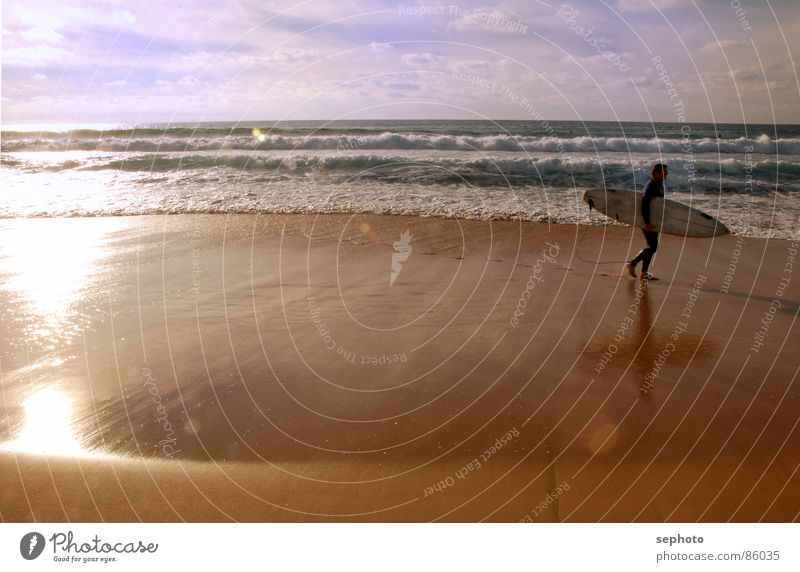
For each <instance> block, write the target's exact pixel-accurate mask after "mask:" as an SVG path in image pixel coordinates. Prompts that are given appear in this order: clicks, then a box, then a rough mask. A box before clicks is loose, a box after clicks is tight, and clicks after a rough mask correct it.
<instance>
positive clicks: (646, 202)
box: [625, 163, 669, 280]
mask: <svg viewBox="0 0 800 572" xmlns="http://www.w3.org/2000/svg"><path fill="white" fill-rule="evenodd" d="M668 174H669V170H668V169H667V166H666V165H664V164H662V163H656V164H655V165H653V172H652V177H651V178H650V180H649V181H647V184H646V185H645V186H644V194H643V195H642V220H644V228H642V232H643V233H644V238H645V240H647V246H646V247H645V248H644V249H642V251H641V252H640V253H639V254H637V255H636V258H634V259H633V260H631V261H630V262H628V263H627V264H625V268H627V269H628V272H629V273H630V275H631V276H633V277H634V278H636V265H637V264H639V262H640V261H641V263H642V276H641V278H642V280H658V278H656V277H655V276H653V275H652V274H650V272H648V270H649V269H650V261H651V260H652V259H653V255H654V254H655V253H656V250H658V232H657V231H656V229H655V227H654V226H653V225H652V224H651V223H650V202H651V201H652V200H653V199H654V198H655V197H663V196H664V180H665V179H666V178H667V175H668Z"/></svg>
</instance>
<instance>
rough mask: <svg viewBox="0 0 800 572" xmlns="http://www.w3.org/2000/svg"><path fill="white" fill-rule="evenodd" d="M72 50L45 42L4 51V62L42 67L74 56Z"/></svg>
mask: <svg viewBox="0 0 800 572" xmlns="http://www.w3.org/2000/svg"><path fill="white" fill-rule="evenodd" d="M74 55H75V54H73V53H72V52H70V51H68V50H64V49H61V48H54V47H52V46H48V45H45V44H39V45H36V46H25V47H21V48H12V49H10V50H4V51H3V63H4V64H5V65H8V66H20V67H42V66H45V65H48V64H52V63H56V62H60V61H63V60H65V59H67V58H71V57H72V56H74Z"/></svg>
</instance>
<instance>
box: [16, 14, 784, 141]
mask: <svg viewBox="0 0 800 572" xmlns="http://www.w3.org/2000/svg"><path fill="white" fill-rule="evenodd" d="M2 29H3V33H2V79H1V80H0V81H1V82H2V106H0V122H2V124H3V125H4V126H7V125H18V124H68V125H69V124H107V123H112V124H140V123H154V122H202V121H255V120H288V119H292V120H298V119H423V118H425V119H483V118H490V119H538V120H541V119H549V120H558V119H562V120H583V121H587V120H609V121H664V122H676V121H680V122H682V121H687V122H717V123H742V122H747V123H770V124H771V123H800V81H798V75H799V74H800V70H799V69H798V67H800V66H799V65H798V62H800V40H798V38H800V5H798V3H797V1H796V0H769V1H767V0H759V1H758V2H756V1H754V0H741V1H739V0H733V1H732V2H729V1H727V0H593V1H583V0H573V1H571V2H561V3H556V2H552V1H547V2H545V1H537V0H511V1H507V2H483V1H477V2H462V3H456V0H451V1H450V2H439V3H437V2H428V1H426V0H423V1H420V2H414V1H409V2H405V3H403V2H399V3H398V2H388V1H385V0H336V1H322V0H303V1H297V2H283V1H274V2H273V1H256V0H230V1H229V0H216V1H213V2H211V1H200V0H197V1H180V0H175V1H170V0H161V1H148V0H140V1H136V2H132V1H122V0H84V1H74V2H68V1H67V0H58V1H54V0H25V1H21V0H10V1H9V0H4V1H3V2H2Z"/></svg>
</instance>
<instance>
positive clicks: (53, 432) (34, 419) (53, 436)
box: [3, 386, 90, 457]
mask: <svg viewBox="0 0 800 572" xmlns="http://www.w3.org/2000/svg"><path fill="white" fill-rule="evenodd" d="M22 409H23V410H24V422H23V425H22V427H21V428H20V429H19V431H18V432H17V434H16V437H15V438H14V439H13V440H11V441H10V442H8V443H5V444H3V448H4V449H5V450H7V451H14V452H19V453H36V454H42V455H55V456H59V457H84V456H88V455H89V454H90V453H89V452H88V451H86V450H84V449H83V447H82V446H81V441H80V439H79V437H78V435H77V433H76V431H75V429H74V427H73V423H74V419H73V400H72V398H70V396H69V395H67V394H66V393H64V392H63V391H61V390H59V389H56V388H55V387H52V386H48V387H43V388H42V389H37V390H35V391H34V392H33V393H32V394H31V395H29V396H28V397H27V398H25V399H24V400H23V401H22Z"/></svg>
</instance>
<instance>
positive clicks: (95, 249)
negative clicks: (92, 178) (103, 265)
mask: <svg viewBox="0 0 800 572" xmlns="http://www.w3.org/2000/svg"><path fill="white" fill-rule="evenodd" d="M34 222H35V223H36V224H32V223H31V221H27V220H22V221H8V222H4V224H3V227H2V230H1V231H0V268H2V275H3V281H2V284H1V285H0V287H1V288H2V289H3V290H4V291H5V292H7V293H9V294H10V295H12V296H14V297H15V298H16V299H18V300H19V301H20V302H21V303H22V306H21V308H20V309H21V310H22V312H23V314H24V315H26V317H25V322H26V323H27V324H28V335H33V336H34V337H35V338H36V339H38V340H41V341H46V342H47V343H49V344H52V343H54V342H58V341H68V340H69V339H71V338H72V337H74V335H75V334H76V333H77V332H78V330H79V324H78V323H77V321H76V320H75V319H74V318H75V315H74V307H75V303H76V302H77V301H78V300H79V299H80V297H81V296H82V295H84V294H85V293H86V290H87V288H88V287H89V286H90V285H91V283H92V282H93V280H94V278H95V276H96V275H97V273H98V262H99V261H100V260H101V259H102V258H103V256H104V254H105V252H106V248H105V245H106V235H107V233H108V232H109V230H110V228H109V226H108V225H109V224H110V223H106V221H102V220H92V221H87V222H84V221H80V220H79V219H50V220H37V221H34ZM112 222H113V221H112Z"/></svg>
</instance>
